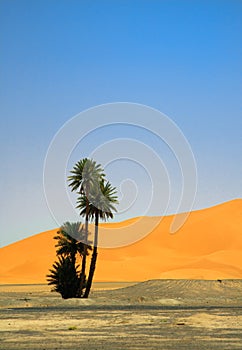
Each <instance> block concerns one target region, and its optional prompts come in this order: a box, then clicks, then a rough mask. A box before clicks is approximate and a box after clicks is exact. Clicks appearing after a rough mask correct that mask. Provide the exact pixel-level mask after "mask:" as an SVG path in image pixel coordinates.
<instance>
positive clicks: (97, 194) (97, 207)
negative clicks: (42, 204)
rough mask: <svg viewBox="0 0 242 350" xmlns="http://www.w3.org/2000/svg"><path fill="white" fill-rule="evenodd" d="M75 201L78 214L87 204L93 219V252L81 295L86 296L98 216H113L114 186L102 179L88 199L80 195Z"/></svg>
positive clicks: (83, 210)
mask: <svg viewBox="0 0 242 350" xmlns="http://www.w3.org/2000/svg"><path fill="white" fill-rule="evenodd" d="M77 203H78V205H77V208H79V209H80V210H81V211H80V215H85V214H86V208H87V205H88V216H89V217H90V218H91V219H92V220H94V221H95V233H94V242H93V253H92V259H91V263H90V269H89V275H88V280H87V284H86V290H85V293H84V296H83V297H84V298H88V295H89V293H90V289H91V285H92V280H93V276H94V272H95V268H96V261H97V255H98V251H97V247H98V225H99V218H100V219H102V220H105V221H106V220H107V219H109V218H113V212H116V208H115V206H114V204H116V203H118V200H117V196H116V188H115V187H112V186H111V184H110V182H106V183H105V182H104V180H103V179H102V180H101V181H100V182H99V183H98V184H96V185H95V186H94V187H92V190H91V191H90V196H89V199H87V197H86V196H81V197H79V198H78V200H77Z"/></svg>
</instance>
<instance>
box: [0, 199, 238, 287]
mask: <svg viewBox="0 0 242 350" xmlns="http://www.w3.org/2000/svg"><path fill="white" fill-rule="evenodd" d="M157 219H159V218H157V217H143V218H135V219H131V220H129V221H124V222H121V223H110V224H105V225H103V226H102V227H103V229H104V230H105V229H106V228H108V229H109V231H110V228H111V231H112V232H110V233H108V234H111V233H112V234H113V235H114V237H115V235H116V237H117V233H118V237H120V242H121V241H122V237H123V236H122V234H123V235H125V234H127V227H128V230H129V234H134V237H136V236H137V237H138V235H139V232H142V234H143V231H144V228H146V227H150V224H152V223H154V224H155V223H156V222H157ZM172 220H173V216H168V217H164V218H163V219H162V221H161V222H159V224H158V225H157V226H156V227H155V229H154V230H153V231H152V232H151V233H149V234H148V235H147V236H146V237H145V238H143V239H142V240H140V241H138V242H136V243H134V244H132V245H129V246H126V247H121V248H113V249H107V248H101V249H99V256H98V265H97V269H96V274H95V280H96V281H143V280H148V279H153V278H165V279H167V278H171V279H172V278H179V279H180V278H181V279H225V278H227V279H230V278H233V279H240V278H242V259H241V256H242V200H241V199H237V200H233V201H230V202H226V203H223V204H220V205H217V206H215V207H212V208H208V209H203V210H198V211H194V212H192V213H191V215H190V216H189V218H188V220H187V222H186V223H185V225H184V226H183V227H182V228H181V229H180V230H179V231H178V232H177V233H176V234H170V233H169V227H170V224H171V222H172ZM130 223H134V225H130ZM154 226H155V225H154ZM132 229H133V230H135V232H132ZM104 232H105V231H104ZM55 233H56V230H51V231H47V232H43V233H40V234H37V235H34V236H32V237H29V238H27V239H24V240H21V241H19V242H16V243H13V244H11V245H8V246H6V247H3V248H1V249H0V283H43V282H45V276H46V274H47V273H48V269H49V268H50V267H51V265H52V263H53V261H54V260H55V248H54V245H55V241H54V240H53V236H54V235H55ZM103 236H104V234H103V232H102V230H101V239H102V237H103Z"/></svg>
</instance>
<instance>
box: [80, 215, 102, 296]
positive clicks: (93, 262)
mask: <svg viewBox="0 0 242 350" xmlns="http://www.w3.org/2000/svg"><path fill="white" fill-rule="evenodd" d="M98 219H99V215H98V209H96V212H95V235H94V242H93V245H94V247H93V252H92V259H91V264H90V269H89V275H88V280H87V286H86V290H85V293H84V296H83V297H84V298H88V296H89V293H90V290H91V286H92V280H93V276H94V272H95V269H96V261H97V254H98V253H97V245H98V223H99V222H98Z"/></svg>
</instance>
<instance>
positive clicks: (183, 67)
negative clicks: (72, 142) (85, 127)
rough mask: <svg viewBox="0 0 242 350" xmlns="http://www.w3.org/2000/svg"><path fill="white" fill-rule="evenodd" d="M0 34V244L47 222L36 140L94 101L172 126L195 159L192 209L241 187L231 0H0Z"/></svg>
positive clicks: (235, 4) (239, 29)
mask: <svg viewBox="0 0 242 350" xmlns="http://www.w3.org/2000/svg"><path fill="white" fill-rule="evenodd" d="M0 33H1V34H0V35H1V36H0V50H1V55H0V81H1V84H0V85H1V86H0V88H1V90H0V113H1V127H0V146H1V181H0V186H1V211H0V222H1V234H0V245H1V246H4V245H6V244H9V243H11V242H14V241H17V240H19V239H21V238H24V237H27V236H29V235H32V234H34V233H38V232H41V231H45V230H48V229H51V228H54V227H56V226H57V224H56V222H55V221H54V220H53V218H52V216H51V214H50V212H49V210H48V207H47V205H46V203H45V198H44V191H43V180H42V178H43V164H44V159H45V155H46V152H47V149H48V146H49V144H50V142H51V140H52V138H53V136H54V135H55V133H56V132H57V131H58V130H59V128H61V127H62V125H63V124H64V123H65V122H66V121H68V120H69V119H70V118H71V117H73V116H74V115H76V114H77V113H79V112H81V111H83V110H85V109H87V108H90V107H93V106H95V105H99V104H104V103H110V102H118V101H120V102H121V101H124V102H126V101H127V102H136V103H140V104H145V105H148V106H151V107H153V108H156V109H158V110H160V111H161V112H163V113H165V114H166V115H167V116H169V117H170V118H171V119H172V120H173V121H174V122H175V123H176V124H177V125H178V127H179V128H180V129H181V130H182V132H183V133H184V135H185V136H186V138H187V140H188V141H189V143H190V145H191V147H192V150H193V153H194V156H195V159H196V162H197V170H198V191H197V196H196V201H195V204H194V209H198V208H204V207H209V206H212V205H215V204H217V203H221V202H224V201H227V200H230V199H233V198H241V197H242V115H241V111H242V108H241V107H242V99H241V96H242V79H241V77H242V65H241V62H242V45H241V37H242V1H239V0H196V1H192V0H190V1H188V0H177V1H175V0H160V1H159V0H156V1H155V0H146V1H142V0H139V1H135V0H133V1H130V0H129V1H128V0H127V1H125V0H115V1H112V0H110V1H107V0H106V1H105V0H102V1H97V0H96V1H95V0H92V1H79V0H78V1H75V0H58V1H57V0H51V1H50V0H36V1H32V0H21V1H17V0H1V1H0ZM129 131H130V130H123V131H122V132H123V134H122V132H121V134H122V135H128V134H129ZM113 132H114V131H113V130H112V129H110V130H108V131H107V132H106V134H105V135H106V136H105V139H103V141H102V142H105V140H109V139H110V137H111V136H112V137H113ZM130 133H131V135H132V132H130ZM119 136H120V135H119ZM143 137H145V136H144V135H140V140H141V141H143ZM147 144H150V145H153V144H154V143H152V142H150V141H149V140H148V141H147ZM84 146H85V142H84ZM84 146H83V148H82V150H83V154H81V153H82V152H81V151H80V152H79V154H78V156H77V155H76V156H75V155H74V154H73V155H72V157H71V158H70V162H69V165H70V168H71V166H72V165H73V163H74V162H75V161H77V160H78V158H82V156H83V155H84V156H85V155H87V154H88V150H87V148H88V146H87V145H86V147H87V148H86V149H85V147H84ZM158 152H159V150H158ZM164 162H166V160H165V159H164ZM168 162H169V161H168ZM135 171H136V170H135V169H133V172H135ZM144 177H145V175H144ZM112 180H113V181H114V183H115V185H118V181H122V179H121V178H120V179H118V178H116V179H115V178H114V179H112ZM144 181H145V180H144ZM57 201H58V199H57ZM136 209H137V208H136ZM170 212H172V206H171V208H170ZM141 214H142V213H141ZM157 214H158V213H157V212H154V215H157ZM125 215H126V217H132V216H134V215H139V212H138V211H137V210H136V211H135V210H134V211H132V210H130V211H127V212H126V214H125ZM122 218H125V217H122ZM65 220H68V218H66V217H63V221H65Z"/></svg>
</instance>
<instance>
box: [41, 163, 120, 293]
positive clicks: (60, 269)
mask: <svg viewBox="0 0 242 350" xmlns="http://www.w3.org/2000/svg"><path fill="white" fill-rule="evenodd" d="M68 181H69V186H70V187H71V190H72V191H75V192H76V193H77V195H78V197H77V208H78V209H79V211H80V215H81V216H83V217H85V225H84V226H83V225H81V223H79V222H78V223H73V224H70V223H65V224H64V225H63V226H62V227H61V229H60V231H58V235H57V236H56V237H55V239H57V240H58V243H57V245H56V247H57V256H58V259H59V260H58V261H57V262H55V263H54V265H53V267H52V269H51V270H50V272H51V273H50V274H49V275H48V276H47V278H48V283H49V284H52V285H54V286H55V288H54V290H55V291H57V292H59V293H61V295H62V297H63V298H66V295H68V296H67V297H83V298H88V296H89V293H90V290H91V286H92V281H93V276H94V272H95V267H96V261H97V255H98V226H99V220H100V219H101V220H107V219H109V218H113V215H114V212H115V211H116V208H115V204H117V203H118V201H117V196H116V189H115V187H112V185H111V183H110V182H109V181H107V180H106V178H105V174H104V171H103V169H102V167H101V165H100V164H97V163H96V162H95V161H94V160H92V159H88V158H84V159H82V160H80V161H78V162H77V163H76V164H75V166H74V168H73V170H72V171H71V175H70V176H69V177H68ZM89 221H92V222H94V223H95V232H94V239H93V240H92V241H90V240H89ZM90 251H92V257H91V262H90V267H89V273H88V278H86V266H87V264H86V260H87V256H88V254H89V252H90ZM77 257H78V259H77ZM79 261H81V271H79V267H80V265H79V264H78V263H79ZM63 276H65V277H63ZM63 279H64V282H65V283H63ZM70 284H71V287H70ZM63 286H64V287H63ZM61 288H64V290H65V289H67V292H66V291H65V293H64V292H63V290H62V289H61ZM69 295H71V296H69Z"/></svg>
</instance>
